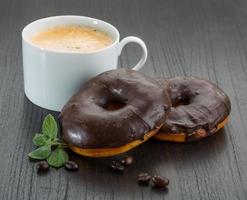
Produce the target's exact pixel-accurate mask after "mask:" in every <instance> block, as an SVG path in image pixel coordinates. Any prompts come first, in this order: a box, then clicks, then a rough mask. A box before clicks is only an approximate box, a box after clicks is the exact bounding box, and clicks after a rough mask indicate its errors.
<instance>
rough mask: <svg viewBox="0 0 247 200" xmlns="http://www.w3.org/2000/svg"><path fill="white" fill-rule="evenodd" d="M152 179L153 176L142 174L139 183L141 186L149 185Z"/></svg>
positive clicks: (139, 176)
mask: <svg viewBox="0 0 247 200" xmlns="http://www.w3.org/2000/svg"><path fill="white" fill-rule="evenodd" d="M150 179H151V176H150V175H149V174H148V173H140V174H139V175H138V183H139V184H140V185H148V183H149V181H150Z"/></svg>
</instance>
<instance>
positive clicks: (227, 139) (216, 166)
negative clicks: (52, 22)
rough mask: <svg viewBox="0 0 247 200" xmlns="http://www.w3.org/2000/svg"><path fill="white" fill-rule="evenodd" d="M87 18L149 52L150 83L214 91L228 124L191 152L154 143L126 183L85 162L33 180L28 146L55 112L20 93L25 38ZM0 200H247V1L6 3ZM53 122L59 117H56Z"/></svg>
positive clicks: (127, 56) (131, 51)
mask: <svg viewBox="0 0 247 200" xmlns="http://www.w3.org/2000/svg"><path fill="white" fill-rule="evenodd" d="M62 14H76V15H86V16H92V17H96V18H100V19H103V20H106V21H109V22H110V23H112V24H113V25H115V26H116V27H117V28H118V29H119V31H120V33H121V36H122V37H124V36H127V35H136V36H139V37H141V38H142V39H143V40H144V41H145V42H146V44H147V46H148V50H149V58H148V60H147V63H146V65H145V67H144V68H143V69H142V70H141V71H142V72H143V73H145V74H148V75H151V76H159V77H169V76H176V75H195V76H199V77H204V78H208V79H210V80H212V81H213V82H216V83H217V84H218V85H219V86H220V87H221V88H222V89H224V90H225V91H226V92H227V94H228V95H229V96H230V98H231V102H232V113H231V119H230V122H229V124H228V125H227V126H226V128H225V129H224V130H223V131H221V133H220V134H216V135H215V136H212V137H210V138H208V139H205V140H203V141H200V142H197V143H191V144H173V143H162V142H157V141H154V140H151V141H148V142H146V143H145V144H143V145H141V146H140V147H138V148H136V149H134V150H133V151H131V152H130V153H129V154H131V155H133V156H134V159H135V164H134V165H133V166H131V167H129V168H128V169H127V170H126V171H125V172H124V173H123V174H122V175H118V174H114V173H112V172H111V171H109V170H108V168H107V165H108V162H109V159H89V158H82V157H79V156H77V155H75V154H73V153H71V158H72V159H73V160H75V161H77V162H78V163H79V165H80V170H79V172H77V173H69V172H67V171H65V170H64V169H59V170H55V169H52V170H51V171H50V173H48V174H47V175H44V176H39V175H37V174H36V170H35V164H34V163H32V162H30V161H29V160H28V158H27V154H28V152H30V151H31V150H32V149H34V146H33V145H32V143H31V138H32V136H33V135H34V133H35V132H37V131H39V129H40V126H41V121H42V119H43V118H44V116H45V115H46V114H48V113H50V111H47V110H44V109H41V108H38V107H37V106H35V105H33V104H32V103H30V102H29V101H28V100H27V99H26V97H25V96H24V93H23V74H22V59H21V30H22V28H23V27H24V26H25V25H26V24H28V23H29V22H31V21H33V20H35V19H38V18H42V17H46V16H51V15H62ZM0 16H1V17H0V25H1V26H0V27H1V28H0V44H1V47H0V119H1V120H0V160H1V162H0V199H1V200H12V199H25V200H26V199H32V200H33V199H35V200H36V199H37V200H39V199H42V200H45V199H49V200H50V199H52V200H53V199H59V200H60V199H76V200H77V199H88V200H89V199H94V200H98V199H105V200H108V199H123V200H126V199H144V200H145V199H184V200H186V199H195V200H198V199H200V200H204V199H212V200H213V199H217V200H218V199H222V200H235V199H239V200H240V199H241V200H244V199H246V195H247V184H246V183H247V156H246V155H247V145H246V144H247V132H246V130H247V123H246V121H247V20H246V17H247V1H244V0H217V1H216V0H208V1H203V0H186V1H185V0H153V1H149V0H132V1H130V0H126V1H123V0H122V1H121V0H105V1H102V0H83V1H80V0H70V1H66V0H43V1H39V0H32V1H31V0H22V1H18V0H8V1H4V0H0ZM140 54H141V52H140V49H139V48H138V47H137V46H135V45H129V46H127V47H126V49H124V51H123V54H122V56H121V58H120V63H119V65H120V67H131V66H133V65H134V63H136V61H137V60H138V58H139V56H140ZM52 114H54V115H55V116H57V114H58V113H54V112H52ZM141 171H143V172H150V173H152V174H160V175H163V176H167V177H168V178H169V179H170V180H171V183H170V185H169V190H168V191H166V192H164V191H163V192H160V191H157V190H153V189H152V188H150V187H140V186H139V185H138V184H137V183H136V180H137V175H138V173H139V172H141Z"/></svg>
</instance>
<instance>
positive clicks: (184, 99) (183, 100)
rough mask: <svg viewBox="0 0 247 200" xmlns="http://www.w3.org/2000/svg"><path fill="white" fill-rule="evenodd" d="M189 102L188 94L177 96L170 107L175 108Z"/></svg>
mask: <svg viewBox="0 0 247 200" xmlns="http://www.w3.org/2000/svg"><path fill="white" fill-rule="evenodd" d="M189 104H190V97H188V96H183V97H182V96H179V97H178V98H177V99H176V101H174V102H173V103H172V107H174V108H176V107H178V106H185V105H189Z"/></svg>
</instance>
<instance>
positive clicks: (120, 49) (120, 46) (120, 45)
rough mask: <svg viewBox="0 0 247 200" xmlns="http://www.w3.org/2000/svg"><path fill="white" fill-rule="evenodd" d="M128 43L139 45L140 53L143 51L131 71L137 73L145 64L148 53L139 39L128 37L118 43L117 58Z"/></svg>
mask: <svg viewBox="0 0 247 200" xmlns="http://www.w3.org/2000/svg"><path fill="white" fill-rule="evenodd" d="M130 42H135V43H137V44H139V45H140V46H141V48H142V51H143V53H142V57H141V59H140V60H139V62H138V63H137V64H136V66H134V67H133V68H132V70H136V71H137V70H139V69H141V68H142V67H143V65H144V64H145V62H146V60H147V56H148V51H147V47H146V44H145V43H144V42H143V41H142V40H141V39H140V38H138V37H134V36H129V37H126V38H124V39H122V40H121V41H120V43H119V56H120V54H121V52H122V49H123V47H124V46H125V45H126V44H128V43H130Z"/></svg>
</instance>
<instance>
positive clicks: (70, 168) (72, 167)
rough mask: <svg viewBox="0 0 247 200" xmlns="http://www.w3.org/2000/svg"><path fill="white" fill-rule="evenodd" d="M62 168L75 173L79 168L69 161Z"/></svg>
mask: <svg viewBox="0 0 247 200" xmlns="http://www.w3.org/2000/svg"><path fill="white" fill-rule="evenodd" d="M64 167H65V169H66V170H68V171H77V170H78V168H79V166H78V164H77V163H76V162H74V161H71V160H70V161H68V162H66V163H65V165H64Z"/></svg>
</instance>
